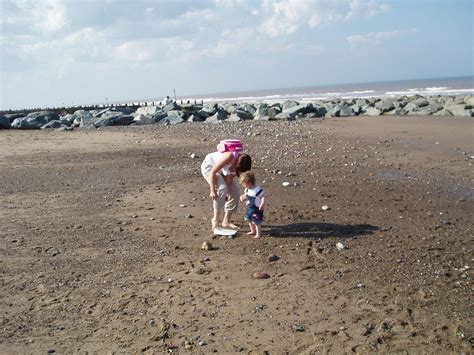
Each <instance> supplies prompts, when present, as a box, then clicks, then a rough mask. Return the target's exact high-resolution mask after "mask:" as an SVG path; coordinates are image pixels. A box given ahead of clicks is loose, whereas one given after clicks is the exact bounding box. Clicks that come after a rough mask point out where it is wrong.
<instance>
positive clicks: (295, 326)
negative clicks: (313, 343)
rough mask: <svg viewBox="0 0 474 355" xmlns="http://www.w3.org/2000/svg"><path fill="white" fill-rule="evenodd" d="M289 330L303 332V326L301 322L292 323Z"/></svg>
mask: <svg viewBox="0 0 474 355" xmlns="http://www.w3.org/2000/svg"><path fill="white" fill-rule="evenodd" d="M291 330H293V331H294V332H304V331H305V328H304V325H302V324H293V325H292V326H291Z"/></svg>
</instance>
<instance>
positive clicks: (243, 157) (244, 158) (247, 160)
mask: <svg viewBox="0 0 474 355" xmlns="http://www.w3.org/2000/svg"><path fill="white" fill-rule="evenodd" d="M250 169H252V158H251V157H250V155H248V154H240V155H239V156H238V157H237V161H236V162H235V172H236V174H237V176H239V175H240V173H243V172H245V171H249V170H250Z"/></svg>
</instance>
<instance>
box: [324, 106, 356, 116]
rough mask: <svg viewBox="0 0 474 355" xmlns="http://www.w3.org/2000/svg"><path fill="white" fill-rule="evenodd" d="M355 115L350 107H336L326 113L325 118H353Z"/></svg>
mask: <svg viewBox="0 0 474 355" xmlns="http://www.w3.org/2000/svg"><path fill="white" fill-rule="evenodd" d="M354 115H355V113H354V111H353V110H352V108H351V107H346V106H341V105H336V106H334V107H333V108H332V109H331V110H330V111H328V112H327V113H326V116H327V117H349V116H354Z"/></svg>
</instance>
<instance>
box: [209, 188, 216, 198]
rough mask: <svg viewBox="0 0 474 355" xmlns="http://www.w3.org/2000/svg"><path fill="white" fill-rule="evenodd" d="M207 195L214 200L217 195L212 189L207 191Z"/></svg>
mask: <svg viewBox="0 0 474 355" xmlns="http://www.w3.org/2000/svg"><path fill="white" fill-rule="evenodd" d="M209 197H210V199H211V200H215V199H216V197H217V194H216V192H215V191H214V190H211V192H210V193H209Z"/></svg>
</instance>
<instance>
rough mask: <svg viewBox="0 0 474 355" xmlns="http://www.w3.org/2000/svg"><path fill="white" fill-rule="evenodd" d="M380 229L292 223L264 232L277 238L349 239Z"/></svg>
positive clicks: (364, 226)
mask: <svg viewBox="0 0 474 355" xmlns="http://www.w3.org/2000/svg"><path fill="white" fill-rule="evenodd" d="M379 229H380V228H379V227H377V226H373V225H370V224H334V223H292V224H287V225H282V226H270V225H263V228H262V231H263V233H264V234H268V235H270V236H272V237H277V238H309V239H318V238H320V239H324V238H328V237H336V238H342V239H347V238H353V237H356V236H360V235H367V234H372V233H374V232H376V231H378V230H379Z"/></svg>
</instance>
